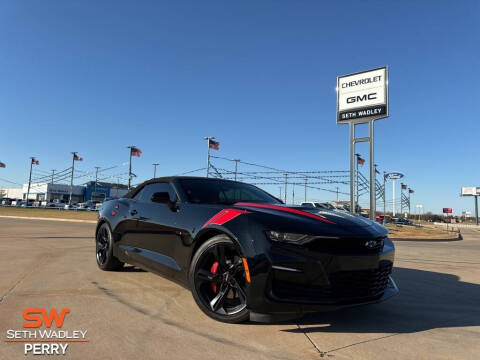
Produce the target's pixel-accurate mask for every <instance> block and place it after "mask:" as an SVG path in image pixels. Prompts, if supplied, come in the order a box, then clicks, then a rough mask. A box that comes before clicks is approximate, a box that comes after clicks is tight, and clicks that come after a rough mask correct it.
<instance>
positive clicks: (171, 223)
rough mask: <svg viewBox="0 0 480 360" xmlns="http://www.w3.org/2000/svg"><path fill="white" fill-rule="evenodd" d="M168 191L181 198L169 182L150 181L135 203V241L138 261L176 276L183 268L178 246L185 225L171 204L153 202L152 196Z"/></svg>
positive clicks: (150, 267) (152, 268)
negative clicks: (178, 219) (180, 262)
mask: <svg viewBox="0 0 480 360" xmlns="http://www.w3.org/2000/svg"><path fill="white" fill-rule="evenodd" d="M158 192H167V193H169V195H170V200H171V201H172V202H175V201H176V199H177V196H176V193H175V191H174V189H173V187H172V186H171V185H170V184H169V183H166V182H159V183H153V184H147V185H146V186H145V187H144V189H143V190H142V193H141V194H140V196H139V198H138V199H136V202H135V203H134V204H133V206H132V210H131V211H132V213H134V214H135V217H136V219H137V231H136V233H135V239H134V240H133V242H132V245H133V246H134V247H135V248H136V249H135V251H134V252H135V257H136V258H137V261H139V262H142V264H144V265H145V266H146V267H148V268H149V269H151V270H153V271H157V272H161V273H165V274H168V275H171V276H174V277H175V273H176V272H179V271H181V270H182V269H181V267H180V265H179V262H178V259H176V256H175V254H176V250H175V249H176V247H178V246H179V244H181V235H182V233H181V229H179V228H178V227H177V218H178V213H177V212H176V211H175V210H172V209H171V208H170V207H169V206H168V205H167V204H161V203H155V202H152V200H151V199H152V196H153V194H155V193H158Z"/></svg>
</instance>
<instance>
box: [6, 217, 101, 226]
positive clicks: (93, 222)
mask: <svg viewBox="0 0 480 360" xmlns="http://www.w3.org/2000/svg"><path fill="white" fill-rule="evenodd" d="M0 218H4V219H24V220H47V221H67V222H76V223H86V224H96V223H97V222H96V221H95V220H75V219H55V218H44V217H34V216H8V215H0Z"/></svg>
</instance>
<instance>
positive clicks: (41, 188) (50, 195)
mask: <svg viewBox="0 0 480 360" xmlns="http://www.w3.org/2000/svg"><path fill="white" fill-rule="evenodd" d="M70 191H71V192H72V202H74V203H78V202H83V201H87V200H98V201H103V200H105V199H106V198H109V197H114V198H118V197H122V196H123V195H125V194H126V193H127V192H128V188H127V186H126V185H123V184H113V183H105V182H97V183H95V181H90V182H88V183H86V184H85V185H73V187H71V186H70V185H68V184H51V183H32V184H30V192H29V195H28V198H29V199H32V200H38V201H44V200H46V201H53V200H55V199H59V200H68V199H69V198H70ZM27 193H28V184H23V186H22V187H21V188H5V189H1V188H0V195H1V196H0V197H7V198H11V199H23V200H25V199H26V197H27Z"/></svg>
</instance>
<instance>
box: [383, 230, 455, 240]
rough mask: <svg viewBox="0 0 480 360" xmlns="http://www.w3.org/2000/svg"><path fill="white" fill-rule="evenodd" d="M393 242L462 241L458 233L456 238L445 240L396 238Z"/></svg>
mask: <svg viewBox="0 0 480 360" xmlns="http://www.w3.org/2000/svg"><path fill="white" fill-rule="evenodd" d="M391 240H392V241H393V242H395V241H423V242H450V241H460V240H463V237H462V234H460V232H459V233H458V236H457V237H456V238H446V239H429V238H410V239H408V238H398V239H395V238H394V239H391Z"/></svg>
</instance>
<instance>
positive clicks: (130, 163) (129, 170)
mask: <svg viewBox="0 0 480 360" xmlns="http://www.w3.org/2000/svg"><path fill="white" fill-rule="evenodd" d="M127 148H128V149H130V159H129V164H128V190H130V185H131V181H132V146H127Z"/></svg>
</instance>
